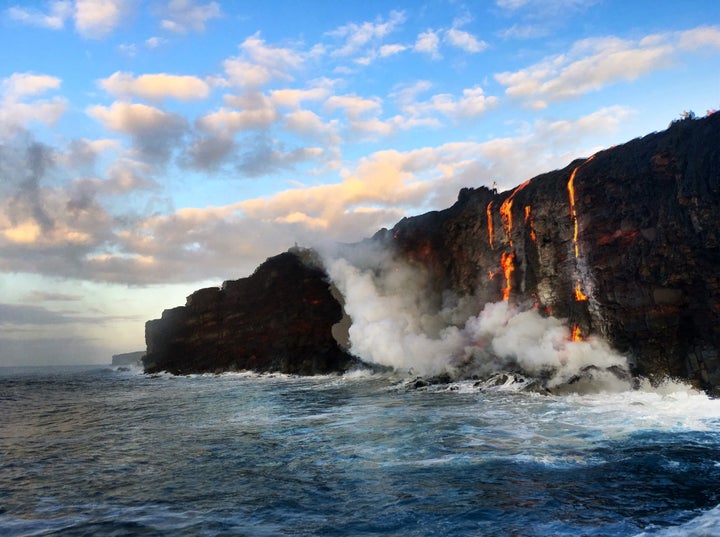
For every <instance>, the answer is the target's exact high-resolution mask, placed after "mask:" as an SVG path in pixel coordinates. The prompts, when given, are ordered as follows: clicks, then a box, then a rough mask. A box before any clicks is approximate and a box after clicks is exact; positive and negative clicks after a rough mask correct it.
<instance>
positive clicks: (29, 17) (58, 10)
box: [6, 1, 73, 30]
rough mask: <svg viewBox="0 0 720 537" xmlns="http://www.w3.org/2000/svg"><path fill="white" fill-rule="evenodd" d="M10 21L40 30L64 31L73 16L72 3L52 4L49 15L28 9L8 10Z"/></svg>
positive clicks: (12, 8) (17, 7) (15, 7)
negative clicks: (66, 23)
mask: <svg viewBox="0 0 720 537" xmlns="http://www.w3.org/2000/svg"><path fill="white" fill-rule="evenodd" d="M6 13H7V15H8V17H10V19H12V20H14V21H17V22H21V23H23V24H27V25H28V26H36V27H38V28H47V29H50V30H62V29H63V27H64V26H65V21H66V20H68V19H69V18H70V17H71V16H72V14H73V6H72V2H69V1H62V2H51V3H50V4H49V9H48V12H47V13H43V12H42V11H40V10H37V9H34V8H26V7H20V6H13V7H11V8H9V9H8V10H7V12H6Z"/></svg>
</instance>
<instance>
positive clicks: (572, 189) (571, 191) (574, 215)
mask: <svg viewBox="0 0 720 537" xmlns="http://www.w3.org/2000/svg"><path fill="white" fill-rule="evenodd" d="M578 168H580V166H576V167H575V169H574V170H573V171H572V173H571V174H570V179H569V180H568V184H567V189H568V196H569V198H570V218H571V219H572V221H573V239H572V241H573V248H574V249H575V257H578V255H579V251H578V220H577V211H576V210H575V174H576V173H577V171H578Z"/></svg>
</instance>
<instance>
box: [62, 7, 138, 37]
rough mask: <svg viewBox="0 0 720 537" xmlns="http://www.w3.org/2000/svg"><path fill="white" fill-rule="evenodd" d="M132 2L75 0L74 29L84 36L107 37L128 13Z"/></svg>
mask: <svg viewBox="0 0 720 537" xmlns="http://www.w3.org/2000/svg"><path fill="white" fill-rule="evenodd" d="M133 4H134V2H132V1H128V0H76V1H75V29H76V30H77V31H78V33H79V34H80V35H81V36H83V37H85V38H89V39H102V38H104V37H107V36H108V35H110V34H111V33H112V32H113V31H114V30H115V28H117V27H118V26H119V25H120V23H122V22H123V20H124V19H125V17H127V16H128V15H129V13H130V12H131V10H132V8H133V7H134V5H133Z"/></svg>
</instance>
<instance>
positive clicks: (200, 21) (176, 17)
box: [160, 0, 222, 34]
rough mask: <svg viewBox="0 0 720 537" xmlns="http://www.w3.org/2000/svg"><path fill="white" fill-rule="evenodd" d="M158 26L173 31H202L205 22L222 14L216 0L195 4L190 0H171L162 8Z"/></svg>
mask: <svg viewBox="0 0 720 537" xmlns="http://www.w3.org/2000/svg"><path fill="white" fill-rule="evenodd" d="M163 13H164V17H163V19H162V21H161V22H160V26H161V27H162V28H164V29H165V30H169V31H171V32H175V33H183V34H184V33H187V32H190V31H193V32H204V31H205V24H206V23H207V22H208V21H209V20H211V19H216V18H218V17H220V16H221V15H222V11H221V10H220V5H219V4H218V3H217V2H208V3H207V4H195V3H194V2H192V1H191V0H171V1H170V2H169V3H168V4H167V6H166V7H165V8H164V10H163Z"/></svg>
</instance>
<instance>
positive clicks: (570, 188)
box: [567, 155, 595, 258]
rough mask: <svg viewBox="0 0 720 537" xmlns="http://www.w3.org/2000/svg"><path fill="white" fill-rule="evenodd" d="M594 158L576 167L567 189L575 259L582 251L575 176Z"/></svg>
mask: <svg viewBox="0 0 720 537" xmlns="http://www.w3.org/2000/svg"><path fill="white" fill-rule="evenodd" d="M593 158H595V155H593V156H591V157H590V158H589V159H587V160H586V161H585V162H583V163H582V164H579V165H577V166H575V169H574V170H573V171H572V173H571V174H570V179H568V183H567V189H568V197H569V199H570V218H571V219H572V221H573V239H572V241H573V249H574V251H575V257H576V258H577V257H579V255H580V250H579V249H578V218H577V210H576V209H575V174H576V173H577V171H578V170H579V169H580V166H582V165H583V164H586V163H588V162H590V161H591V160H592V159H593Z"/></svg>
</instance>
